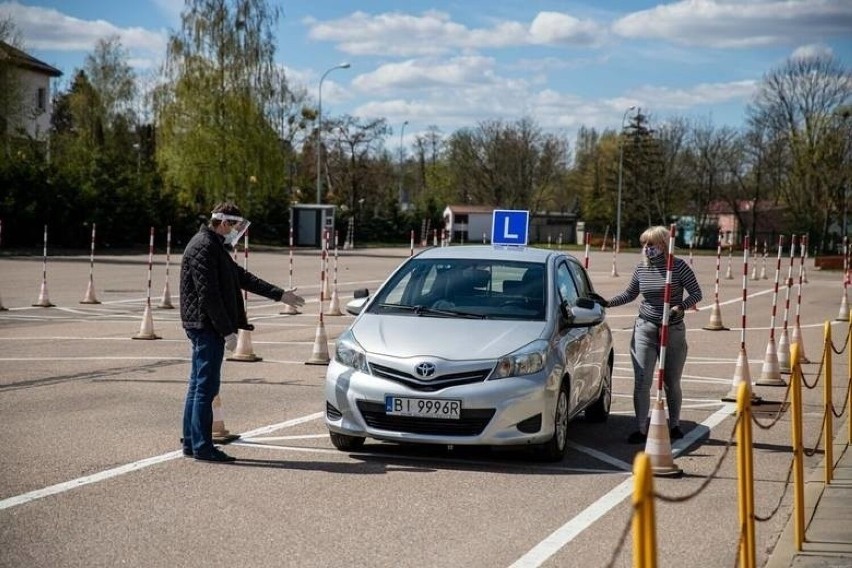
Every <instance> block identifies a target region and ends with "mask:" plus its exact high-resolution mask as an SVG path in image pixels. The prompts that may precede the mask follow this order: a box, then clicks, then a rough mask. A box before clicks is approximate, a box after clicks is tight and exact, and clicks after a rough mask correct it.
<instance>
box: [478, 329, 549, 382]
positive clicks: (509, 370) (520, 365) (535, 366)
mask: <svg viewBox="0 0 852 568" xmlns="http://www.w3.org/2000/svg"><path fill="white" fill-rule="evenodd" d="M547 349H548V347H547V342H546V341H544V340H541V339H540V340H538V341H533V342H532V343H530V344H529V345H525V346H524V347H522V348H521V349H519V350H517V351H515V352H514V353H510V354H509V355H506V356H505V357H502V358H500V360H499V361H497V366H496V367H495V368H494V372H493V373H492V374H491V378H492V379H503V378H506V377H520V376H523V375H532V374H533V373H537V372H539V371H541V370H542V369H543V368H544V365H545V363H547Z"/></svg>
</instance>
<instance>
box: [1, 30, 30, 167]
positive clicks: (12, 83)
mask: <svg viewBox="0 0 852 568" xmlns="http://www.w3.org/2000/svg"><path fill="white" fill-rule="evenodd" d="M22 43H23V41H22V39H21V34H20V32H19V31H18V29H17V27H16V26H15V22H14V21H12V19H11V18H10V17H4V18H0V136H2V137H3V157H5V158H10V157H11V155H10V154H11V144H10V142H11V139H12V136H13V135H15V132H14V128H15V125H16V124H17V122H18V120H19V117H21V116H22V115H23V113H24V112H25V106H24V100H25V99H24V96H23V90H22V85H21V82H20V80H19V74H18V69H17V67H16V66H15V63H14V61H13V60H12V58H11V57H7V56H6V49H7V48H6V45H8V46H9V47H10V48H11V49H19V48H20V47H21V45H22ZM4 44H5V45H4Z"/></svg>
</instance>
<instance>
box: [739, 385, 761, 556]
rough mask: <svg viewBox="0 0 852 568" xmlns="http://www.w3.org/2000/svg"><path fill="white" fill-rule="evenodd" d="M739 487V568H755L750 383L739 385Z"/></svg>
mask: <svg viewBox="0 0 852 568" xmlns="http://www.w3.org/2000/svg"><path fill="white" fill-rule="evenodd" d="M737 414H738V415H739V425H738V427H737V474H738V480H737V482H738V483H737V487H738V489H739V498H740V502H739V509H740V526H742V527H743V534H742V536H741V540H740V566H741V567H742V568H755V566H756V562H757V560H756V554H755V534H754V462H753V460H752V445H751V396H750V393H749V388H748V384H746V383H740V386H739V389H738V390H737Z"/></svg>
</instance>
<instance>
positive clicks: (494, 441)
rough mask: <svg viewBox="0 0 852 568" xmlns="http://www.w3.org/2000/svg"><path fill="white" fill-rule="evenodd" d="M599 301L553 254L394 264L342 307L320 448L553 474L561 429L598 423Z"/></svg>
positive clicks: (563, 258)
mask: <svg viewBox="0 0 852 568" xmlns="http://www.w3.org/2000/svg"><path fill="white" fill-rule="evenodd" d="M600 299H601V298H600V296H598V295H597V294H595V292H594V289H593V287H592V284H591V282H590V281H589V277H588V275H587V273H586V271H585V270H584V269H583V266H582V265H581V264H580V263H579V262H578V261H577V259H575V258H574V257H572V256H570V255H568V254H564V253H560V252H554V251H549V250H543V249H534V248H496V247H489V246H458V247H443V248H433V249H429V250H426V251H424V252H422V253H420V254H418V255H416V256H414V257H412V258H410V259H408V260H407V261H406V262H404V263H403V264H401V265H400V266H399V267H398V268H397V269H396V270H395V271H394V272H393V273H392V274H391V276H390V277H389V278H388V279H387V280H386V281H385V283H384V284H382V286H381V287H380V288H379V290H378V291H377V292H376V293H375V294H374V295H372V296H369V297H364V298H361V299H358V300H355V301H353V302H350V304H349V305H348V306H347V309H348V310H349V311H350V313H353V314H357V316H358V317H357V318H356V319H355V321H354V322H353V323H352V325H351V326H350V327H349V329H347V330H346V331H345V332H344V333H343V334H342V335H341V336H340V337H339V338H338V339H337V342H336V345H335V348H334V357H333V359H332V361H331V362H330V363H329V366H328V371H327V374H326V381H325V396H326V417H325V419H326V424H327V426H328V429H329V434H330V436H331V441H332V443H333V444H334V446H335V447H337V448H338V449H340V450H344V451H351V450H356V449H358V448H360V447H361V446H362V445H363V443H364V440H365V439H366V438H373V439H377V440H385V441H392V442H405V443H424V444H444V445H485V446H531V447H533V448H535V450H537V452H538V453H539V454H540V455H541V457H543V458H544V459H548V460H553V461H558V460H561V459H562V458H563V456H564V455H565V451H566V448H567V433H568V423H569V421H570V420H571V419H573V418H574V417H576V416H578V415H580V414H581V413H585V417H586V418H587V419H588V420H591V421H594V422H603V421H605V420H606V419H607V417H608V416H609V411H610V402H611V389H612V365H613V348H612V334H611V332H610V329H609V326H608V325H607V323H606V321H605V313H604V309H603V308H602V307H601V305H600V304H599V303H598V302H599V300H600Z"/></svg>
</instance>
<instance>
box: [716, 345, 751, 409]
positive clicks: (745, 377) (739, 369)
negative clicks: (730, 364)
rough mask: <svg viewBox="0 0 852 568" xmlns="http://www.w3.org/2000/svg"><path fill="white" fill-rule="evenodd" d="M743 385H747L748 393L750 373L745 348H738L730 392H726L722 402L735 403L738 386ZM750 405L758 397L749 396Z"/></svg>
mask: <svg viewBox="0 0 852 568" xmlns="http://www.w3.org/2000/svg"><path fill="white" fill-rule="evenodd" d="M742 383H745V384H747V385H748V388H749V391H751V390H752V388H751V371H750V370H749V367H748V356H747V355H746V350H745V347H741V348H740V354H739V356H738V357H737V366H736V368H735V369H734V379H733V380H732V381H731V390H730V391H728V394H726V395H725V396H724V397H722V400H723V401H724V402H736V401H737V391H738V390H739V388H740V384H742ZM751 400H752V403H754V402H756V401H757V400H759V398H758V397H756V396H754V394H752V395H751Z"/></svg>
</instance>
